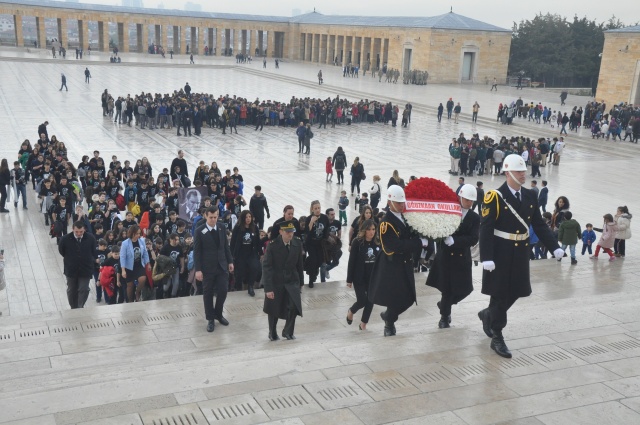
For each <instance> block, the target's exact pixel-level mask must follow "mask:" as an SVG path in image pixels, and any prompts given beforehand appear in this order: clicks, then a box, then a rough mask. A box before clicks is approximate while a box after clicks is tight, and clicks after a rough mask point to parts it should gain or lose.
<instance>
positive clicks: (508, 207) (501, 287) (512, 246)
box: [478, 154, 564, 358]
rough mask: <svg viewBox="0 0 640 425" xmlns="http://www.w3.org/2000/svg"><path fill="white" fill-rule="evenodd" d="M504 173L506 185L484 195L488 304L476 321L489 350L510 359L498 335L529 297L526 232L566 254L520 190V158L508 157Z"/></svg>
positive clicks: (483, 253) (484, 290)
mask: <svg viewBox="0 0 640 425" xmlns="http://www.w3.org/2000/svg"><path fill="white" fill-rule="evenodd" d="M502 167H503V168H502V169H503V170H504V172H505V175H506V177H507V181H506V183H504V184H503V185H502V186H500V187H499V188H498V189H497V190H491V191H489V192H487V194H486V195H485V197H484V203H483V205H482V223H481V225H480V260H481V262H482V268H483V269H484V271H483V275H482V293H483V294H485V295H489V296H491V299H490V301H489V307H488V308H485V309H484V310H482V311H480V312H479V313H478V317H479V318H480V320H481V321H482V328H483V330H484V332H485V334H487V336H488V337H489V338H491V348H492V349H493V350H494V351H495V352H496V353H497V354H498V355H500V356H502V357H506V358H511V352H510V351H509V348H507V345H506V344H505V342H504V337H503V336H502V329H504V327H505V326H506V325H507V310H509V308H510V307H511V306H512V305H513V304H514V303H515V302H516V301H517V299H518V298H520V297H528V296H529V295H531V282H530V280H529V252H530V251H531V247H530V246H529V226H532V227H533V231H534V232H535V233H536V235H537V236H538V238H539V240H540V241H541V242H542V243H544V245H545V246H546V247H547V249H549V251H553V255H554V256H555V257H557V258H562V256H563V254H564V251H562V249H561V248H560V246H558V242H557V241H556V239H555V237H554V236H553V233H552V232H551V230H550V229H549V227H548V226H547V225H546V223H545V221H544V219H543V218H542V216H541V215H540V210H539V209H538V200H537V199H536V196H535V194H534V193H533V192H532V191H531V190H529V189H525V188H524V187H522V185H523V184H524V183H525V180H526V172H527V165H526V164H525V162H524V160H523V159H522V157H521V156H520V155H515V154H512V155H509V156H507V157H506V158H505V159H504V162H503V166H502Z"/></svg>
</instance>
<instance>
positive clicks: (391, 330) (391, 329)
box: [384, 322, 396, 336]
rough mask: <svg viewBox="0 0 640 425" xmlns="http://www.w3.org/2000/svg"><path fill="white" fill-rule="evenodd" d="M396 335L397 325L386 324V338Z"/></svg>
mask: <svg viewBox="0 0 640 425" xmlns="http://www.w3.org/2000/svg"><path fill="white" fill-rule="evenodd" d="M395 334H396V325H394V324H393V323H390V322H384V336H394V335H395Z"/></svg>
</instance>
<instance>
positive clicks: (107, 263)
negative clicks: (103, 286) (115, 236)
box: [99, 245, 125, 304]
mask: <svg viewBox="0 0 640 425" xmlns="http://www.w3.org/2000/svg"><path fill="white" fill-rule="evenodd" d="M106 267H113V270H114V282H113V296H112V297H109V304H116V302H117V303H118V304H122V303H124V300H125V292H124V289H125V288H124V286H123V285H122V268H121V267H120V247H119V246H118V245H114V246H112V247H111V253H110V254H108V256H107V258H106V259H105V260H104V263H102V267H101V268H100V274H101V276H100V277H99V279H100V278H101V277H102V273H103V272H104V271H105V268H106ZM100 280H102V279H100ZM105 301H106V298H105Z"/></svg>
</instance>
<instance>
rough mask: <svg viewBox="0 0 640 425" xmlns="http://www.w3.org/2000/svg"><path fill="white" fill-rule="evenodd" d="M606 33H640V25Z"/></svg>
mask: <svg viewBox="0 0 640 425" xmlns="http://www.w3.org/2000/svg"><path fill="white" fill-rule="evenodd" d="M605 32H640V25H636V26H633V27H624V28H616V29H613V30H607V31H605Z"/></svg>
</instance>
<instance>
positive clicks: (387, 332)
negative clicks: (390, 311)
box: [380, 311, 396, 336]
mask: <svg viewBox="0 0 640 425" xmlns="http://www.w3.org/2000/svg"><path fill="white" fill-rule="evenodd" d="M380 317H381V318H382V320H384V336H394V335H395V334H396V325H395V324H394V323H393V322H389V321H387V312H386V311H383V312H381V313H380Z"/></svg>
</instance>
